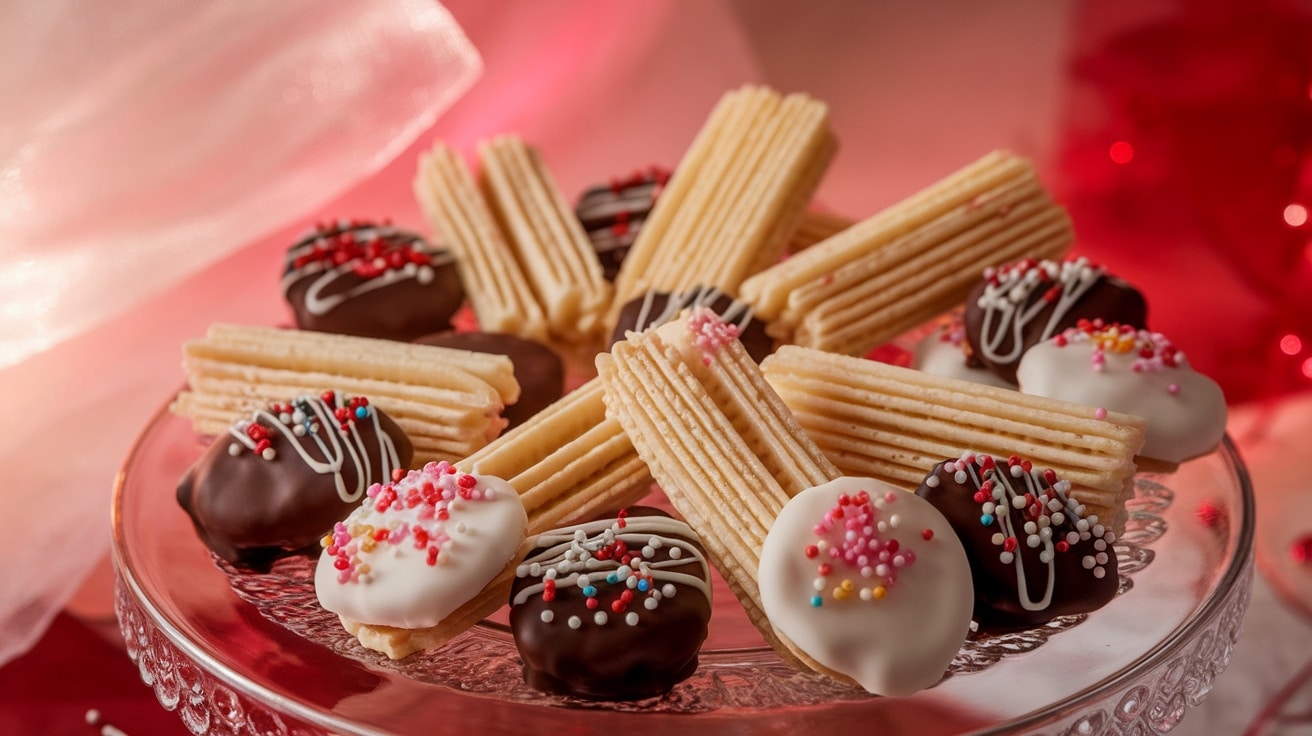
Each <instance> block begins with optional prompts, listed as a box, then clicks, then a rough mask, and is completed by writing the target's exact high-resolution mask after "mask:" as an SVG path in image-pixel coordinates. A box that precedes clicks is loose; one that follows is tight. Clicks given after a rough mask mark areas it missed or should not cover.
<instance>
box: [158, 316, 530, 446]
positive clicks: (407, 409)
mask: <svg viewBox="0 0 1312 736" xmlns="http://www.w3.org/2000/svg"><path fill="white" fill-rule="evenodd" d="M183 368H184V370H185V372H186V375H187V383H188V388H187V389H186V390H184V391H182V392H181V393H180V394H179V395H178V397H177V399H176V400H175V401H174V403H173V404H172V406H171V407H170V408H171V410H172V411H173V412H174V413H176V414H179V415H182V416H186V417H189V418H190V419H191V420H192V423H193V427H194V428H195V429H196V431H197V432H200V433H202V434H211V433H221V432H223V431H226V429H227V427H228V426H230V425H231V424H232V422H234V421H236V420H237V419H240V418H242V417H243V416H245V415H246V414H249V413H250V412H251V411H252V410H254V409H258V408H263V407H265V406H268V405H269V404H270V403H272V402H279V401H283V400H285V399H286V397H287V396H295V395H299V394H318V393H321V392H323V391H325V390H334V391H343V392H348V393H351V394H354V395H360V396H366V397H368V398H369V400H370V401H372V402H374V403H375V404H377V405H378V406H379V407H381V408H382V409H383V410H384V411H386V412H387V413H388V414H389V415H390V416H392V418H393V419H395V420H396V422H397V424H399V425H400V426H401V427H402V428H403V429H404V430H405V431H406V433H407V434H408V435H410V437H411V439H412V441H413V443H414V445H415V459H416V460H417V461H418V462H420V463H424V462H428V461H430V460H451V459H455V458H458V457H464V456H465V455H468V454H469V453H471V452H473V451H474V450H477V449H478V448H480V447H482V446H483V445H485V444H487V443H488V442H489V441H490V440H491V439H493V438H494V437H496V436H497V435H498V434H499V433H500V432H501V429H502V428H503V427H505V424H506V422H505V419H503V418H502V417H501V411H502V408H503V407H504V405H505V404H506V403H509V402H511V401H514V400H517V399H518V397H519V384H518V383H517V382H516V381H515V377H514V368H513V365H512V364H511V362H510V360H509V359H508V358H506V357H505V356H489V355H479V354H475V353H470V352H468V351H464V350H453V349H450V348H439V347H435V346H431V345H412V344H408V343H398V342H394V341H390V340H373V339H370V338H363V337H351V336H345V335H332V334H327V333H306V332H302V331H299V330H279V329H273V328H262V327H246V326H240V325H215V326H214V327H212V328H211V329H210V331H209V332H208V333H207V335H206V336H205V337H203V338H200V339H196V340H190V341H188V342H187V343H185V344H184V346H183ZM498 387H500V388H499V389H498ZM503 392H504V393H503Z"/></svg>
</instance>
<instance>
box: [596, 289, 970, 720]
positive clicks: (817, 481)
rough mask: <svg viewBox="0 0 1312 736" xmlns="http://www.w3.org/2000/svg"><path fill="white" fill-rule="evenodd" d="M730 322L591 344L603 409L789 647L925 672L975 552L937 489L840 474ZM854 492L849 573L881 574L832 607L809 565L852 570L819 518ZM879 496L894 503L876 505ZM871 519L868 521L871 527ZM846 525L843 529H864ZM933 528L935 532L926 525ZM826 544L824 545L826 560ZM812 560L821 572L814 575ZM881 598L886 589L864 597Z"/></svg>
mask: <svg viewBox="0 0 1312 736" xmlns="http://www.w3.org/2000/svg"><path fill="white" fill-rule="evenodd" d="M735 332H736V330H735V329H734V327H733V326H732V325H729V324H726V323H724V322H722V321H720V320H719V319H718V318H717V317H716V316H715V315H714V313H712V312H710V311H709V310H704V309H702V310H694V311H693V312H692V314H691V315H690V316H688V317H686V318H684V319H681V320H678V321H676V322H671V323H669V324H667V325H665V326H663V327H660V328H657V329H655V330H652V331H647V332H643V333H632V334H631V335H630V337H629V339H628V340H627V341H625V342H621V343H618V344H616V345H615V346H614V347H613V348H612V351H611V353H610V354H609V355H601V356H598V358H597V362H598V369H599V371H600V374H601V378H602V380H603V381H604V382H605V385H606V402H607V406H608V410H609V411H610V412H611V413H612V414H613V415H615V416H617V417H618V418H619V419H620V422H621V423H622V424H623V425H624V429H625V431H626V432H628V434H629V436H630V438H632V439H633V442H634V447H635V448H636V449H637V451H638V454H639V455H640V456H641V457H642V458H643V459H644V460H645V461H646V462H647V464H648V467H650V468H651V471H652V475H653V476H654V477H655V478H656V480H657V482H658V483H659V484H660V486H661V488H662V489H663V490H664V491H665V493H666V495H667V496H668V497H669V498H670V501H671V502H672V503H673V504H674V506H675V508H676V509H678V510H679V512H680V513H681V514H682V515H683V516H684V518H685V519H686V520H687V521H688V523H689V524H690V525H691V526H692V527H693V528H694V529H696V530H697V532H698V535H699V536H700V537H701V538H702V540H703V544H704V545H705V547H706V550H707V554H708V557H709V558H710V559H711V560H712V561H713V563H714V564H715V565H716V567H717V568H718V569H719V570H720V572H721V574H722V575H723V576H724V578H725V580H726V581H727V582H728V584H729V587H730V589H731V590H733V592H734V593H735V595H737V596H738V598H739V600H740V601H741V602H742V604H743V607H744V608H745V609H746V611H747V614H748V618H749V619H750V620H751V621H752V622H753V623H754V624H755V625H756V626H757V628H758V629H759V630H760V632H761V634H762V635H763V636H764V637H765V639H766V641H768V642H769V643H770V644H771V645H772V646H774V647H775V648H776V650H778V651H779V652H780V654H781V655H783V656H784V657H785V658H786V659H788V660H790V661H793V662H794V663H795V664H799V665H801V666H804V667H807V668H809V669H812V670H814V671H816V672H821V673H824V674H826V675H829V676H831V677H834V678H836V679H839V680H842V681H845V682H849V683H854V684H859V685H860V686H862V687H865V688H866V689H868V690H870V691H872V692H881V693H886V694H903V693H908V692H913V691H915V690H918V689H921V688H924V687H928V686H929V685H932V684H933V683H935V682H937V681H938V679H939V678H941V677H942V674H943V671H944V670H945V669H946V667H947V665H948V663H949V662H950V661H951V659H952V657H953V655H955V654H956V652H957V650H958V648H959V647H960V646H961V643H962V641H963V640H964V638H965V635H966V632H967V630H968V626H969V622H970V603H971V597H970V594H969V590H970V587H969V580H970V571H969V563H968V562H967V561H966V558H965V554H964V552H962V551H961V549H960V545H959V543H957V542H956V541H955V539H953V538H952V537H951V527H950V526H949V525H948V524H947V522H946V520H944V519H942V517H941V515H939V514H938V513H937V512H936V511H934V510H933V509H932V508H930V507H928V504H925V503H922V502H921V500H920V499H916V498H914V497H913V496H911V495H910V494H906V493H902V492H900V491H897V490H896V489H894V488H893V487H892V486H888V485H886V484H882V483H880V482H878V481H874V480H869V479H859V478H839V477H838V476H839V471H838V470H837V469H836V468H834V466H833V465H832V464H831V463H830V462H829V461H828V460H827V459H826V458H825V457H824V456H823V455H822V454H821V453H820V452H819V448H817V447H816V446H815V444H814V443H813V442H811V440H810V439H809V438H808V437H807V436H806V435H805V433H804V432H803V431H802V430H801V427H800V426H799V425H798V424H797V422H796V421H795V420H794V419H793V418H792V416H791V414H790V413H789V412H788V410H787V408H786V407H785V406H784V405H783V403H782V402H781V401H780V399H779V397H778V396H777V395H775V393H774V392H773V390H772V389H771V388H770V386H769V384H767V383H766V382H765V380H764V378H763V376H762V375H761V372H760V369H759V368H758V367H757V366H756V364H755V362H753V361H752V360H751V358H750V357H749V356H748V355H747V353H746V351H745V350H744V349H743V347H742V345H741V344H739V343H738V341H737V340H736V339H734V337H735ZM853 497H856V498H858V499H859V500H860V506H861V508H862V509H863V510H866V507H867V506H869V509H868V511H869V514H870V515H871V516H870V518H869V519H862V521H861V525H859V526H857V527H855V529H856V534H857V536H858V537H859V539H860V541H861V543H862V544H867V543H868V544H870V545H871V546H870V547H869V548H868V550H867V549H863V550H860V551H855V550H854V551H853V554H852V555H851V560H850V562H851V563H852V564H853V565H855V566H856V567H855V570H856V572H854V573H853V575H855V576H858V577H862V576H863V577H865V578H872V577H875V578H878V579H879V581H880V586H879V592H878V593H875V592H873V588H872V589H870V590H868V591H867V592H868V593H869V597H864V600H865V602H864V603H863V604H858V605H857V606H852V605H844V604H843V603H841V602H834V603H832V604H830V605H829V607H828V608H825V609H824V611H823V612H818V611H817V612H815V613H808V612H809V611H814V610H815V609H819V608H820V607H821V605H822V604H823V603H824V600H823V599H822V600H820V601H819V602H817V601H816V600H814V598H815V596H816V595H817V594H818V591H817V589H816V588H815V587H814V586H813V579H827V576H828V575H829V574H830V573H831V572H834V570H833V569H831V568H834V567H842V568H844V570H845V569H846V567H847V566H848V565H847V563H848V562H849V560H847V559H846V558H843V557H841V556H840V554H839V547H838V546H835V547H833V550H834V554H833V555H832V556H831V554H830V551H829V550H830V548H829V547H828V546H827V545H828V541H826V540H827V538H828V537H829V536H832V535H829V534H828V533H827V532H826V533H825V534H824V535H822V536H821V538H820V539H819V540H816V539H812V538H811V537H812V534H811V530H818V529H819V528H820V526H821V525H825V524H832V523H833V521H834V520H835V519H836V518H838V517H841V516H843V513H844V511H843V510H842V509H841V508H840V509H837V510H834V509H829V510H828V511H826V508H827V507H828V506H830V505H834V504H841V505H844V506H846V505H848V504H850V503H851V501H852V499H853ZM876 508H878V509H879V511H876ZM856 510H857V507H855V506H853V507H851V508H850V509H849V510H848V511H849V515H850V517H851V520H852V522H856V521H857V520H858V518H859V517H858V516H857V513H856ZM880 512H882V513H884V514H885V516H884V517H882V518H876V517H877V515H878V513H880ZM903 521H905V522H906V524H907V526H908V528H909V527H912V526H914V527H915V528H914V537H915V539H914V540H913V539H912V538H911V537H907V539H906V540H905V543H906V545H905V547H903V549H904V550H906V551H904V553H903V555H904V558H900V559H894V555H893V553H894V552H896V551H897V549H899V546H900V544H899V543H898V542H897V541H895V540H896V539H897V533H896V532H892V531H891V527H897V526H899V525H900V524H901V523H902V522H903ZM867 522H868V523H869V525H870V528H865V527H864V525H865V524H866V523H867ZM845 523H847V522H838V524H839V528H838V529H837V530H835V533H836V535H837V539H838V540H842V539H844V532H843V524H845ZM876 523H877V525H878V530H876V529H875V528H874V526H875V525H876ZM863 528H864V529H865V531H864V532H862V531H861V530H862V529H863ZM847 529H849V530H851V529H853V527H851V526H848V527H847ZM780 530H782V531H780ZM799 530H800V531H799ZM851 533H852V532H850V531H849V533H848V534H849V537H848V538H849V539H851V538H855V537H850V534H851ZM862 534H864V536H861V535H862ZM936 534H937V541H931V540H932V539H934V538H935V536H936ZM903 536H906V535H903ZM817 544H818V545H819V546H818V547H817V546H816V545H817ZM876 544H881V545H884V546H882V547H878V548H877V547H876V546H875V545H876ZM813 549H814V550H815V552H814V554H813V553H812V552H811V551H810V550H813ZM820 554H824V555H825V557H824V559H823V560H818V561H817V560H816V559H815V558H816V557H817V556H818V555H820ZM880 554H887V558H886V559H884V558H879V557H878V555H880ZM867 555H872V556H873V557H872V558H871V559H869V560H867V559H866V556H867ZM912 559H918V560H919V561H920V562H921V563H923V567H922V568H921V569H922V570H927V571H928V574H926V575H923V576H919V579H918V580H906V579H904V580H903V582H902V583H899V584H898V585H899V586H900V587H899V590H898V591H897V595H896V596H893V595H888V591H889V590H890V589H891V588H892V587H893V583H894V582H895V581H896V579H897V577H898V574H903V575H904V578H912V577H915V576H914V575H908V574H905V570H903V571H902V573H894V572H891V569H890V568H891V567H892V566H898V567H903V566H905V565H906V564H907V563H908V562H909V561H910V560H912ZM817 562H819V563H820V570H821V572H820V578H815V575H816V573H815V572H814V571H815V567H816V563H817ZM808 567H809V568H810V571H809V572H808V571H807V568H808ZM876 568H878V569H876ZM885 575H887V576H889V577H887V578H886V577H884V576H885ZM803 578H804V579H803ZM833 582H834V583H835V585H836V586H837V591H838V592H835V594H834V596H835V600H836V601H837V600H838V599H850V600H847V603H848V604H851V603H856V602H857V601H858V600H861V599H862V598H863V596H862V595H861V594H859V593H857V592H855V589H853V591H852V595H848V594H847V592H845V591H846V589H847V588H851V587H852V585H853V583H852V582H851V580H843V581H842V582H840V581H839V579H837V578H836V579H835V580H834V581H833ZM823 592H825V593H827V592H828V591H823ZM886 597H887V598H888V599H889V600H888V601H887V602H884V601H883V599H884V598H886ZM876 598H878V599H880V603H879V604H878V605H873V606H872V605H870V604H869V603H870V601H871V600H875V599H876ZM894 642H900V644H899V645H897V646H893V645H892V644H893V643H894Z"/></svg>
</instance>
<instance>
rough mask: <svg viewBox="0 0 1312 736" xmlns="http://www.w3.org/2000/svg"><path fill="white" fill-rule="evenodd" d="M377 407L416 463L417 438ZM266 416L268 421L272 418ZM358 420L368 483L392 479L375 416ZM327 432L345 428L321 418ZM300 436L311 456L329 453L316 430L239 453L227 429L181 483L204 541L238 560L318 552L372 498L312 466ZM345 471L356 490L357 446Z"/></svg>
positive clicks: (264, 562) (243, 563)
mask: <svg viewBox="0 0 1312 736" xmlns="http://www.w3.org/2000/svg"><path fill="white" fill-rule="evenodd" d="M370 410H371V411H376V412H378V416H379V425H380V426H381V427H382V429H383V431H384V432H385V433H386V434H387V435H388V436H389V437H391V439H392V443H393V444H394V445H395V447H396V453H397V458H398V460H399V463H400V465H399V467H400V468H403V469H404V468H408V467H409V465H410V461H411V459H412V458H413V455H414V450H413V448H412V446H411V444H410V439H409V438H408V437H407V436H406V434H405V432H404V431H402V430H401V428H400V427H398V426H397V424H396V422H394V421H393V420H392V419H391V417H389V416H387V414H386V413H384V412H381V411H379V410H378V409H377V408H373V407H371V409H370ZM259 423H260V424H263V425H266V426H267V425H268V424H269V423H270V420H268V419H264V420H261V421H260V422H259ZM355 425H356V427H357V428H358V429H359V433H360V438H361V442H362V444H363V447H364V448H365V455H366V457H367V458H368V463H369V464H368V468H369V472H368V475H367V479H366V482H365V484H364V487H365V488H368V486H369V485H371V484H373V483H383V482H386V481H389V480H391V478H390V476H389V477H383V475H382V471H383V460H382V458H383V457H384V455H383V454H382V452H381V448H380V445H379V440H378V436H377V434H376V433H375V431H374V426H373V420H372V419H368V420H357V421H356V422H355ZM324 432H340V430H339V428H338V426H337V425H336V424H332V425H330V426H326V427H325V426H321V427H320V429H319V434H321V435H322V433H324ZM292 440H295V441H297V442H298V443H299V444H300V445H301V446H302V447H306V448H310V449H309V453H310V456H311V457H313V458H316V459H319V460H322V459H323V457H324V455H323V453H322V452H321V451H320V450H319V449H318V447H317V445H315V444H314V439H313V437H312V436H311V435H310V434H309V433H306V434H305V435H304V436H302V437H299V438H296V437H287V436H286V435H284V434H282V433H281V432H277V431H274V432H272V433H271V441H272V447H273V450H274V452H275V453H276V454H275V457H274V458H273V459H272V460H265V459H264V458H262V457H260V456H259V455H257V454H255V453H254V452H251V451H250V450H248V449H246V448H245V447H243V448H242V449H241V452H239V453H238V454H237V455H232V454H230V452H229V446H231V445H232V444H234V443H235V442H237V440H236V439H235V438H233V437H232V436H231V435H230V434H228V433H226V432H225V433H224V434H221V435H219V436H218V437H216V438H215V439H214V442H213V443H212V444H211V445H210V446H209V448H208V449H207V450H206V451H205V453H204V454H203V455H202V456H201V457H200V459H199V460H197V461H196V463H195V464H194V465H192V466H191V468H190V469H188V470H187V472H186V474H185V475H184V476H183V477H182V480H181V481H180V482H179V483H178V492H177V496H178V503H179V504H180V505H181V506H182V508H183V510H185V511H186V512H187V514H188V515H189V516H190V517H191V520H192V523H193V524H194V525H195V527H196V533H197V534H198V535H199V536H200V538H201V541H203V542H204V543H205V545H206V546H207V547H209V548H210V549H211V550H212V551H213V552H214V553H215V554H217V555H218V556H219V557H222V558H223V559H225V560H227V561H228V562H230V563H232V564H233V565H235V566H237V567H241V568H249V569H254V570H267V569H268V568H269V566H270V565H271V564H272V563H273V562H274V561H275V560H277V559H279V558H282V557H286V556H288V555H292V554H295V553H298V552H301V551H311V552H317V551H318V549H319V540H320V539H322V538H323V536H324V535H325V534H327V533H328V532H329V531H331V530H332V528H333V525H334V524H336V523H337V522H338V521H341V520H342V519H344V518H346V516H347V515H348V514H350V512H351V511H352V510H353V509H354V508H355V507H356V506H358V505H359V503H360V500H363V498H364V496H363V494H361V497H360V499H358V500H356V501H352V502H349V503H348V502H346V501H343V500H342V499H341V497H340V495H339V494H338V491H337V487H336V485H335V482H334V477H333V475H332V474H331V473H329V474H321V473H318V472H316V471H315V470H314V468H312V467H310V465H309V464H308V463H306V462H305V460H304V459H303V458H302V457H301V455H300V453H298V452H297V451H296V449H295V448H294V447H291V446H290V444H289V443H290V442H291V441H292ZM341 472H342V478H343V480H344V481H345V484H346V488H347V490H348V492H349V491H353V490H355V488H356V487H357V482H358V479H359V473H360V468H359V467H357V465H356V464H355V463H353V462H351V459H350V455H349V453H348V454H347V455H346V456H345V460H344V462H343V463H342V471H341Z"/></svg>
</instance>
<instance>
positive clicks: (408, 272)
mask: <svg viewBox="0 0 1312 736" xmlns="http://www.w3.org/2000/svg"><path fill="white" fill-rule="evenodd" d="M374 243H378V244H380V245H379V246H376V247H377V248H378V250H379V254H378V255H376V256H374V257H373V258H370V259H368V260H365V259H364V257H365V255H366V253H361V252H359V249H358V248H357V246H362V247H364V248H365V249H368V248H369V247H370V245H372V244H374ZM335 252H341V253H342V254H344V255H343V258H344V259H345V260H344V262H342V263H340V264H335V263H334V262H333V261H334V259H333V255H334V253H335ZM393 254H396V255H393ZM454 261H455V256H453V255H452V254H451V253H450V252H449V251H446V250H436V249H432V248H428V247H425V245H424V242H423V240H422V239H420V238H418V237H417V236H415V235H413V234H410V233H406V232H404V231H401V230H397V229H396V228H394V227H391V226H389V225H374V224H369V223H361V222H353V221H350V220H342V221H340V222H338V223H337V224H336V225H335V226H332V227H329V228H327V229H320V230H318V231H316V232H315V233H312V234H311V235H310V236H308V237H306V238H305V239H303V240H302V242H300V243H297V244H296V245H294V246H292V248H291V249H289V250H288V252H287V263H288V264H289V268H288V269H287V273H286V274H284V275H283V277H282V283H281V286H282V292H283V294H284V295H286V294H287V292H288V291H290V290H291V287H292V285H293V284H295V283H296V282H298V281H300V280H301V279H303V278H305V277H306V276H310V275H313V274H319V276H318V278H316V279H315V280H314V282H313V283H311V284H310V286H309V288H308V289H306V291H305V309H306V311H307V312H309V313H310V314H314V315H324V314H327V313H328V312H330V311H332V310H333V309H336V308H337V307H339V306H341V305H342V304H344V303H345V302H347V301H349V300H351V299H354V298H355V297H358V296H360V295H361V294H365V293H368V292H370V291H373V290H375V289H382V288H385V287H388V286H391V285H392V284H394V283H396V282H398V281H401V280H404V279H414V280H415V281H417V282H419V283H420V284H423V285H427V284H430V283H432V281H433V276H434V269H435V268H437V267H440V266H444V265H447V264H448V263H453V262H454ZM352 274H354V275H356V276H360V277H362V278H363V279H364V280H363V281H361V282H360V283H359V284H356V285H355V286H353V287H351V288H349V289H346V290H344V291H341V292H339V293H337V294H333V295H332V296H327V297H325V296H322V294H323V292H325V291H328V290H330V288H331V287H332V285H333V284H334V283H335V282H336V281H337V280H338V279H341V278H344V277H346V276H348V275H352Z"/></svg>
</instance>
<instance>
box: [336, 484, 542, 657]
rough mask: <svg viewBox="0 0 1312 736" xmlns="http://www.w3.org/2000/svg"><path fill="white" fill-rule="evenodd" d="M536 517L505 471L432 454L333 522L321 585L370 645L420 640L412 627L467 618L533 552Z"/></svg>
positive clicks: (423, 627) (373, 490) (348, 624)
mask: <svg viewBox="0 0 1312 736" xmlns="http://www.w3.org/2000/svg"><path fill="white" fill-rule="evenodd" d="M527 523H528V516H527V514H526V513H525V511H524V506H523V504H522V503H521V501H520V497H519V494H517V493H515V491H514V489H513V488H511V487H510V485H509V484H508V483H506V482H505V481H504V480H502V479H500V478H496V477H493V476H484V475H476V474H470V473H464V472H462V471H459V470H456V469H455V468H454V467H452V466H451V465H449V464H447V463H445V462H443V463H429V464H428V465H425V466H424V467H423V468H422V469H421V470H412V471H410V472H409V473H407V474H405V475H402V476H400V477H398V478H397V479H396V480H394V481H392V482H390V483H387V484H386V485H374V486H371V487H370V488H369V490H368V491H367V492H366V498H365V499H363V501H362V502H361V504H360V506H359V507H357V508H356V509H355V510H354V511H352V512H351V514H350V515H349V516H348V517H347V518H346V519H345V520H343V521H341V522H338V523H337V524H336V525H335V526H334V527H333V530H332V532H331V533H330V534H328V535H327V536H326V537H325V538H324V539H323V540H322V545H323V553H322V554H321V555H320V556H319V564H318V566H317V568H316V570H315V577H314V589H315V593H316V595H317V597H318V599H319V603H320V605H322V606H323V607H324V609H325V610H328V611H330V612H332V613H336V614H337V615H338V617H339V618H340V619H341V620H342V622H343V626H345V627H346V628H347V630H348V631H352V630H354V631H355V632H356V636H357V638H358V639H360V641H361V643H363V644H365V645H366V646H372V647H383V646H385V645H386V644H387V643H389V642H390V641H391V640H393V639H400V641H401V642H413V641H415V638H414V637H413V636H409V635H407V634H406V633H405V632H410V631H418V632H424V631H427V630H429V629H431V628H433V627H436V626H438V625H439V624H442V623H443V622H447V621H448V620H450V619H452V618H457V619H458V618H460V616H459V614H458V612H459V611H461V610H462V608H463V607H465V606H467V605H468V603H469V601H470V600H471V599H473V598H475V597H476V596H477V595H478V593H479V591H481V590H482V589H483V588H484V587H485V586H486V585H487V584H488V583H489V581H491V580H493V579H495V578H497V577H498V576H499V575H502V574H505V573H506V572H507V570H510V571H513V569H514V566H515V565H516V564H517V563H518V561H519V558H520V557H521V556H522V555H523V554H524V553H525V552H526V551H527V550H526V548H525V546H524V532H525V528H526V526H527ZM417 636H422V634H419V635H417ZM408 653H409V652H404V651H403V650H402V649H395V650H389V651H388V654H389V656H393V655H399V656H404V655H405V654H408Z"/></svg>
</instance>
